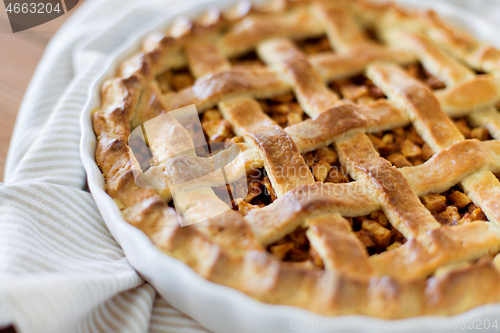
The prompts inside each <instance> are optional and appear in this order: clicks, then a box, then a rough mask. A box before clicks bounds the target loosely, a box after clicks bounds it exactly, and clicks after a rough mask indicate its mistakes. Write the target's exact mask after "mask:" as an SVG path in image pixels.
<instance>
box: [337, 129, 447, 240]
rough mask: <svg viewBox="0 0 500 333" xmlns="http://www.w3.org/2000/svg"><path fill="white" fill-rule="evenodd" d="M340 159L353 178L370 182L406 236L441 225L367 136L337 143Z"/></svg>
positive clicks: (389, 215) (392, 220)
mask: <svg viewBox="0 0 500 333" xmlns="http://www.w3.org/2000/svg"><path fill="white" fill-rule="evenodd" d="M336 147H337V151H338V153H339V159H340V160H341V163H342V164H343V165H346V166H347V169H348V170H349V173H350V175H351V177H353V178H354V179H356V180H367V181H369V182H371V183H372V184H373V185H372V186H373V190H374V192H375V195H376V196H377V198H378V200H379V201H380V205H381V207H382V209H383V210H384V213H385V215H386V216H387V218H388V219H389V221H390V222H391V224H392V225H393V226H394V227H395V228H396V229H398V230H399V231H400V232H401V233H402V234H403V235H404V236H405V237H407V238H410V237H417V236H418V235H421V234H423V233H424V232H427V231H428V230H432V229H437V228H439V227H440V225H439V223H438V222H437V221H436V220H435V219H434V218H433V217H432V215H431V214H430V212H429V211H428V210H427V209H426V208H425V207H424V205H423V204H422V203H421V202H420V200H418V197H417V196H416V195H415V193H414V192H413V190H412V189H411V187H410V185H409V184H408V181H407V180H406V179H405V178H404V176H403V174H402V173H401V172H400V171H399V170H398V169H396V168H394V167H393V166H392V165H391V163H390V162H389V161H387V160H385V159H383V158H382V157H380V156H379V155H378V153H377V152H376V151H375V148H373V145H372V143H371V141H370V139H368V137H367V136H366V135H364V134H358V135H356V136H354V137H348V138H346V139H342V140H339V141H337V144H336Z"/></svg>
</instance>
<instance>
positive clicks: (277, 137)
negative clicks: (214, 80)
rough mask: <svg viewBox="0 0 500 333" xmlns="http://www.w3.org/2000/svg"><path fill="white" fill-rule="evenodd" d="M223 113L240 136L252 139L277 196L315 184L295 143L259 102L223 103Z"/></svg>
mask: <svg viewBox="0 0 500 333" xmlns="http://www.w3.org/2000/svg"><path fill="white" fill-rule="evenodd" d="M220 110H221V112H222V114H223V115H224V117H225V118H226V119H227V120H228V121H229V122H230V123H231V124H232V125H233V127H234V129H235V131H236V133H237V134H238V135H242V136H244V137H246V138H249V139H251V140H253V141H254V142H255V144H256V145H257V146H258V147H259V149H260V154H261V156H262V159H263V160H264V163H265V166H266V170H267V172H268V174H269V178H270V179H271V183H272V184H273V188H274V190H275V191H276V194H277V195H278V196H282V195H283V194H285V193H286V192H288V191H290V190H292V189H295V188H297V187H300V186H302V185H307V184H313V183H314V178H313V176H312V174H311V172H310V171H309V168H308V167H307V165H306V163H305V161H304V159H303V158H302V156H301V155H300V152H299V150H298V149H297V147H296V146H295V144H294V143H293V141H292V140H291V139H290V137H289V136H288V135H287V134H286V132H285V131H283V129H281V127H279V126H278V125H276V124H275V123H274V122H273V121H272V120H271V119H270V118H269V117H268V116H267V115H266V114H265V113H264V112H263V111H262V109H261V108H260V107H259V104H258V103H257V102H256V101H254V100H252V99H249V98H245V97H241V98H234V99H230V100H227V101H225V102H222V103H220Z"/></svg>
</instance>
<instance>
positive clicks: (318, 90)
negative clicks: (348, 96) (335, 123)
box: [257, 38, 339, 117]
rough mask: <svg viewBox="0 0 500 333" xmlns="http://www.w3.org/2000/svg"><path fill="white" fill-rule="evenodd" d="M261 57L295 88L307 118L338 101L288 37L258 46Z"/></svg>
mask: <svg viewBox="0 0 500 333" xmlns="http://www.w3.org/2000/svg"><path fill="white" fill-rule="evenodd" d="M257 51H258V53H259V55H260V57H261V58H262V59H263V60H264V61H265V62H266V63H267V64H268V65H270V66H271V67H274V68H276V69H277V70H278V71H282V72H283V73H284V74H285V75H286V77H287V78H288V82H289V83H290V85H291V86H292V87H293V88H294V91H295V94H296V96H297V100H298V101H299V103H300V105H301V106H302V108H303V109H304V112H305V113H307V114H308V115H309V116H310V117H315V116H317V115H319V114H320V113H321V112H323V111H325V110H328V109H330V108H332V107H333V106H335V105H336V104H339V100H338V97H337V96H336V95H335V93H334V92H332V91H331V90H329V89H327V87H326V86H325V84H324V83H323V80H322V79H321V77H320V75H319V74H318V73H317V72H316V71H315V70H314V68H313V67H312V66H311V64H310V63H309V62H308V61H307V58H306V57H305V55H304V54H302V53H301V52H300V51H299V50H297V48H296V47H295V46H294V45H293V43H292V42H291V41H289V40H287V39H284V38H282V39H272V40H268V41H266V42H263V43H262V44H260V45H259V46H258V48H257Z"/></svg>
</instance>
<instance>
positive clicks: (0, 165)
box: [0, 0, 83, 182]
mask: <svg viewBox="0 0 500 333" xmlns="http://www.w3.org/2000/svg"><path fill="white" fill-rule="evenodd" d="M82 2H83V0H80V4H81V3H82ZM74 11H75V9H73V10H72V11H71V12H70V13H68V14H65V15H63V16H61V17H59V18H57V19H55V20H53V21H51V22H48V23H45V24H43V25H40V26H38V27H35V28H32V29H29V30H27V31H21V32H18V33H15V34H13V33H12V30H11V28H10V24H9V21H8V19H7V12H6V11H5V6H4V4H3V1H2V4H0V115H1V120H0V182H2V181H3V175H4V169H5V160H6V157H7V151H8V149H9V142H10V138H11V136H12V130H13V129H14V123H15V121H16V116H17V112H18V110H19V106H20V105H21V101H22V99H23V96H24V93H25V91H26V88H27V87H28V84H29V82H30V80H31V77H32V76H33V73H34V71H35V69H36V66H37V65H38V62H39V61H40V59H41V58H42V55H43V52H44V50H45V47H46V46H47V44H48V42H49V40H50V39H51V38H52V36H53V35H54V34H55V32H56V31H57V29H59V27H60V26H61V25H62V24H63V23H64V21H65V20H66V19H67V18H68V17H69V16H70V15H72V14H73V13H74Z"/></svg>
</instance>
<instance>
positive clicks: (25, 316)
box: [0, 0, 206, 333]
mask: <svg viewBox="0 0 500 333" xmlns="http://www.w3.org/2000/svg"><path fill="white" fill-rule="evenodd" d="M163 2H164V3H166V1H163ZM151 3H152V4H151V5H154V3H153V1H151ZM134 5H136V4H134V3H133V1H124V0H107V1H102V0H87V1H86V2H85V3H84V4H82V6H81V7H80V8H79V9H78V11H77V12H76V13H75V14H74V15H73V16H72V17H71V18H70V19H69V20H68V22H67V23H66V24H65V25H64V26H63V27H62V29H61V30H60V31H59V32H58V33H57V35H56V36H55V37H54V39H53V40H52V41H51V43H50V45H49V47H48V49H47V51H46V54H45V56H44V58H43V59H42V61H41V63H40V65H39V67H38V69H37V72H36V74H35V76H34V77H33V80H32V82H31V84H30V87H29V89H28V91H27V93H26V96H25V99H24V101H23V104H22V107H21V110H20V113H19V116H18V121H17V124H16V127H15V132H14V135H13V138H12V143H11V147H10V151H9V157H8V163H7V168H6V174H5V180H6V181H5V184H3V185H2V186H1V187H0V328H1V327H4V326H9V325H14V326H15V328H16V329H17V331H18V332H51V333H55V332H206V329H204V328H203V327H202V326H200V325H199V324H198V323H197V322H195V321H194V320H193V319H191V318H190V317H189V316H187V315H185V314H183V313H181V312H180V311H178V310H176V309H174V308H173V307H172V306H170V305H169V304H168V303H167V302H166V301H165V300H163V299H162V298H161V297H160V296H159V295H158V294H157V293H156V291H155V290H154V288H153V287H152V286H151V285H149V284H148V283H145V281H144V280H143V279H142V278H141V277H140V276H139V275H138V274H137V273H136V271H135V270H134V269H133V268H132V267H131V266H130V264H129V263H128V262H127V260H126V258H125V256H124V254H123V251H122V250H121V248H120V247H119V245H118V244H117V243H116V242H115V240H114V239H113V238H112V236H111V234H110V233H109V231H108V229H107V228H106V225H105V224H104V222H103V220H102V218H101V216H100V214H99V211H98V209H97V207H96V205H95V203H94V201H93V199H92V196H91V194H90V193H88V192H87V191H86V190H85V189H86V178H85V171H84V169H83V166H82V163H81V161H80V157H79V140H80V129H79V116H80V113H81V110H82V109H83V105H84V103H85V100H86V95H87V89H88V87H89V85H90V82H91V81H92V79H93V78H94V77H95V76H96V75H97V74H98V73H99V71H100V70H101V66H102V64H103V62H104V61H103V59H102V56H101V57H100V56H95V55H94V56H93V55H92V54H91V53H86V54H81V53H80V54H74V52H75V50H80V51H81V52H83V51H84V50H81V48H79V45H81V43H83V44H85V39H87V38H93V36H95V35H97V34H99V35H100V38H101V39H107V40H104V43H103V49H101V50H100V51H101V52H103V51H107V52H109V53H110V52H112V51H113V50H114V49H115V48H116V47H117V46H119V45H120V44H121V43H122V42H124V41H125V39H126V38H127V37H128V36H129V35H130V34H131V33H132V32H133V31H134V30H135V29H137V28H139V27H141V26H143V25H144V24H145V23H148V22H150V21H151V20H153V19H154V18H155V17H156V16H158V15H161V11H158V10H151V9H149V10H148V9H147V6H145V7H144V8H145V9H144V10H138V11H134V12H133V13H132V14H125V13H126V12H129V11H130V9H131V7H133V6H134ZM142 5H145V4H144V2H142V3H141V6H142ZM119 8H124V10H123V12H120V11H119V10H117V9H119ZM141 8H142V7H141ZM102 31H106V33H104V34H103V33H102ZM108 32H109V33H108ZM167 278H168V277H167Z"/></svg>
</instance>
